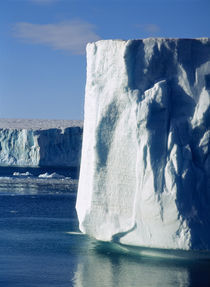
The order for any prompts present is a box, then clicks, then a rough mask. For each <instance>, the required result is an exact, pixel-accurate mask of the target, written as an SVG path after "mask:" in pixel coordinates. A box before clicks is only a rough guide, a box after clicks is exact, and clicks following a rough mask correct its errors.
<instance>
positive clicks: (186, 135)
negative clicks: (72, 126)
mask: <svg viewBox="0 0 210 287" xmlns="http://www.w3.org/2000/svg"><path fill="white" fill-rule="evenodd" d="M209 94H210V39H207V38H201V39H161V38H160V39H154V38H150V39H145V40H129V41H121V40H105V41H99V42H96V43H91V44H88V46H87V82H86V96H85V119H84V134H83V147H82V161H81V170H80V179H79V188H78V196H77V204H76V208H77V213H78V217H79V222H80V229H81V231H82V232H84V233H87V234H89V235H91V236H93V237H95V238H96V239H99V240H104V241H112V240H113V241H115V242H121V243H124V244H128V245H137V246H149V247H157V248H172V249H186V250H188V249H205V250H209V249H210V187H209V165H210V160H209V159H210V157H209V149H208V148H209V136H210V131H209V123H210V112H209Z"/></svg>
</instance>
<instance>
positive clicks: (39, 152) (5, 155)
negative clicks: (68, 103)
mask: <svg viewBox="0 0 210 287" xmlns="http://www.w3.org/2000/svg"><path fill="white" fill-rule="evenodd" d="M82 132H83V124H82V122H81V121H68V120H22V119H17V120H13V119H0V166H27V167H37V166H54V167H77V168H78V167H79V166H80V157H81V145H82Z"/></svg>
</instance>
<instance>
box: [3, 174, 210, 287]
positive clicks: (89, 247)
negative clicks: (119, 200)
mask: <svg viewBox="0 0 210 287" xmlns="http://www.w3.org/2000/svg"><path fill="white" fill-rule="evenodd" d="M0 172H1V176H0V286H2V287H10V286H11V287H16V286H18V287H34V286H37V287H38V286H39V287H42V286H43V287H48V286H49V287H53V286H56V287H64V286H66V287H67V286H68V287H70V286H75V287H96V286H97V287H103V286H104V287H105V286H107V287H124V286H126V287H131V286H141V287H147V286H151V287H154V286H196V287H197V286H198V287H199V286H201V287H202V286H204V287H205V286H210V259H209V258H210V256H209V254H208V253H206V252H198V253H197V252H195V253H192V252H178V251H164V250H157V249H147V248H131V247H127V246H122V245H118V244H114V243H103V242H97V241H96V240H94V239H92V238H89V237H88V236H86V235H82V234H81V233H80V232H79V229H78V220H77V215H76V211H75V202H76V184H75V179H76V177H77V173H76V171H71V172H70V173H68V172H67V171H66V170H61V169H60V170H52V169H51V170H40V169H35V170H33V169H31V170H25V169H24V170H22V169H15V170H14V169H12V170H11V169H8V168H7V169H6V168H5V169H1V170H0ZM14 172H15V174H16V175H13V174H14ZM27 172H28V173H27ZM46 173H48V176H46V177H39V175H40V174H42V175H43V174H46ZM56 175H62V176H63V177H59V176H56ZM59 181H60V182H59ZM24 182H25V184H24ZM68 186H69V187H68Z"/></svg>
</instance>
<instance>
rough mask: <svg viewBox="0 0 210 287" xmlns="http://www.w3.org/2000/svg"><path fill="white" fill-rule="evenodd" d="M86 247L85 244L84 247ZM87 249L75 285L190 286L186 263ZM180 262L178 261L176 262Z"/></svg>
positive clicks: (79, 266) (80, 263)
mask: <svg viewBox="0 0 210 287" xmlns="http://www.w3.org/2000/svg"><path fill="white" fill-rule="evenodd" d="M87 250H88V247H87ZM112 251H113V253H109V252H108V250H107V252H108V253H109V254H107V255H106V251H105V250H104V252H103V251H102V254H101V253H100V252H97V251H96V250H95V251H94V250H88V252H87V253H88V255H87V256H86V257H85V256H84V257H83V256H82V258H81V260H80V261H79V263H78V267H77V272H76V274H75V279H74V282H75V284H74V286H75V287H87V286H100V287H105V286H109V287H128V286H129V287H130V286H133V287H139V286H152V287H155V286H163V287H165V286H167V287H170V286H183V287H187V286H190V273H189V268H188V267H187V265H184V264H178V262H176V263H173V261H164V260H159V259H155V258H146V257H145V258H141V257H136V256H123V254H120V253H118V252H117V250H116V253H114V250H112ZM179 263H180V262H179Z"/></svg>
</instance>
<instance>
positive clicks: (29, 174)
mask: <svg viewBox="0 0 210 287" xmlns="http://www.w3.org/2000/svg"><path fill="white" fill-rule="evenodd" d="M13 176H20V177H21V176H23V177H25V176H32V174H31V173H30V172H28V171H26V172H22V173H21V172H13Z"/></svg>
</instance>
